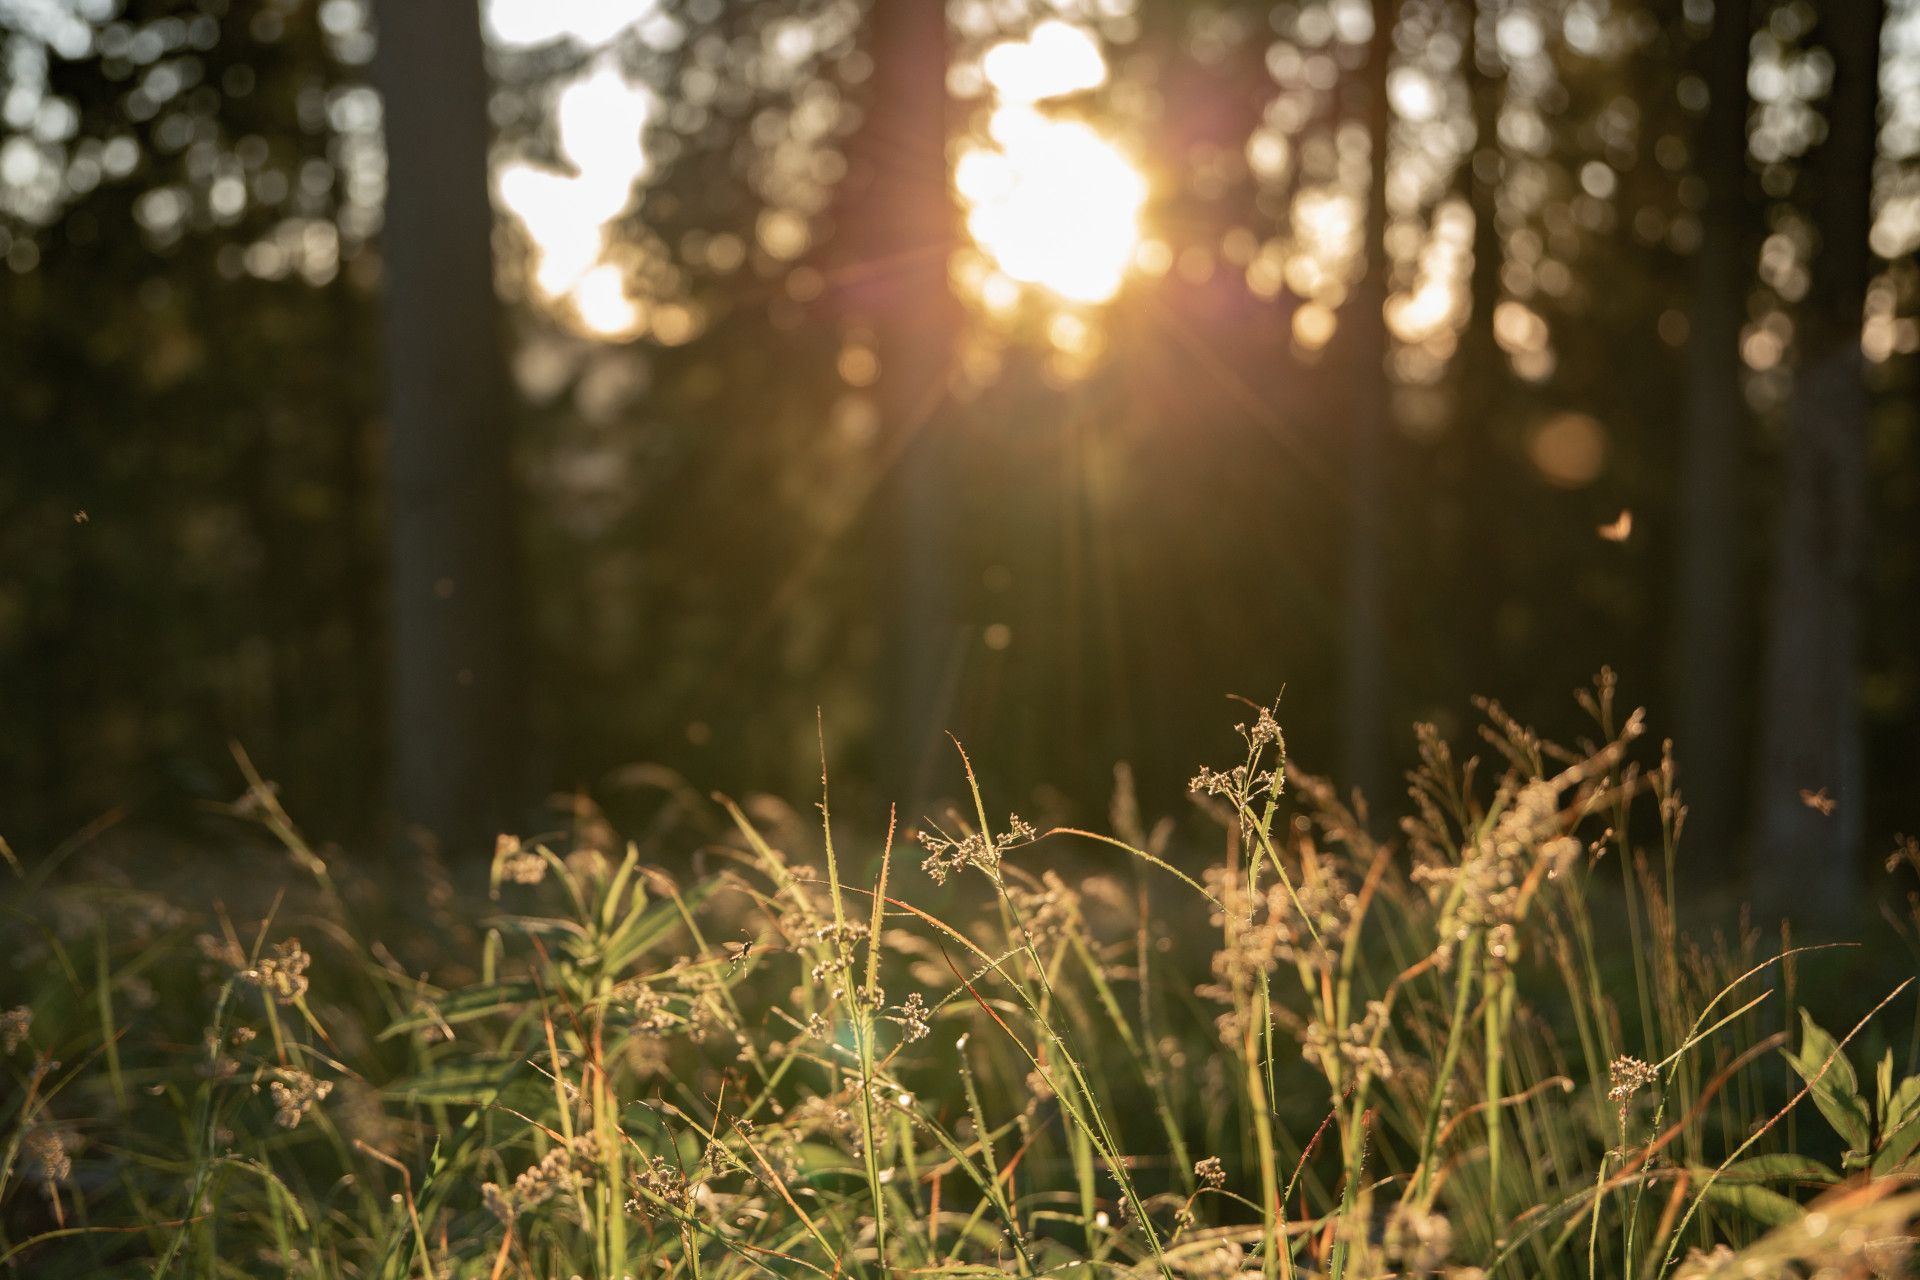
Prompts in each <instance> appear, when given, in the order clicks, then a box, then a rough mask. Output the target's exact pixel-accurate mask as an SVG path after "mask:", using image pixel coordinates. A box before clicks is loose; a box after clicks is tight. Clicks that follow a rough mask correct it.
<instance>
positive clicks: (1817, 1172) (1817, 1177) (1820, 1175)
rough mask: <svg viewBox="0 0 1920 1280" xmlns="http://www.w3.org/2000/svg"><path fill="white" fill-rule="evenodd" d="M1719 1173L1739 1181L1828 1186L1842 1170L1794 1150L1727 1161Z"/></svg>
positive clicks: (1838, 1179) (1723, 1178) (1838, 1178)
mask: <svg viewBox="0 0 1920 1280" xmlns="http://www.w3.org/2000/svg"><path fill="white" fill-rule="evenodd" d="M1720 1177H1721V1179H1722V1180H1723V1181H1724V1180H1726V1179H1728V1178H1733V1179H1736V1180H1738V1181H1740V1182H1790V1183H1819V1184H1822V1185H1826V1186H1830V1185H1832V1184H1833V1183H1836V1182H1838V1181H1840V1175H1839V1174H1837V1173H1835V1172H1834V1171H1833V1170H1831V1169H1829V1168H1827V1166H1825V1165H1824V1164H1821V1163H1820V1162H1819V1161H1818V1160H1815V1159H1814V1158H1813V1157H1811V1156H1803V1155H1796V1154H1794V1153H1793V1152H1791V1151H1782V1152H1778V1153H1776V1154H1774V1155H1765V1156H1751V1157H1749V1158H1747V1159H1745V1160H1739V1161H1736V1162H1735V1163H1733V1164H1730V1165H1728V1166H1727V1168H1726V1172H1724V1173H1722V1174H1721V1175H1720Z"/></svg>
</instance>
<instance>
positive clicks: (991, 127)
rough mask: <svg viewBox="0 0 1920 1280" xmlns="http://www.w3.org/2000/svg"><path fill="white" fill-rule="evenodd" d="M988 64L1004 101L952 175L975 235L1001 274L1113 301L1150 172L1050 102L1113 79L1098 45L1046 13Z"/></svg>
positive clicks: (1062, 293) (1077, 298) (1068, 295)
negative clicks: (1057, 111) (1058, 112)
mask: <svg viewBox="0 0 1920 1280" xmlns="http://www.w3.org/2000/svg"><path fill="white" fill-rule="evenodd" d="M983 69H984V72H985V78H986V80H987V83H988V84H989V85H990V86H991V88H992V90H993V93H994V96H995V98H996V99H997V102H996V104H995V106H994V109H993V110H992V112H991V114H990V115H989V116H988V117H987V125H986V129H985V133H984V136H983V137H980V138H978V139H976V140H974V141H972V142H970V143H969V144H968V145H967V146H965V147H964V148H963V149H962V151H961V153H960V157H959V159H958V161H957V162H956V164H955V166H954V175H953V179H954V187H955V189H956V190H957V191H958V192H959V194H960V197H961V199H962V201H963V202H964V205H965V208H966V215H967V231H968V233H969V235H971V237H972V239H973V241H974V243H975V244H976V245H977V246H979V248H980V249H981V251H982V252H984V253H985V255H986V256H987V258H988V259H990V260H991V262H992V264H993V266H994V267H995V268H996V269H997V272H998V274H999V275H1000V276H1002V277H1005V281H1011V282H1014V283H1016V284H1020V285H1031V286H1036V287H1038V288H1041V289H1044V290H1047V291H1049V292H1051V293H1053V294H1055V295H1057V297H1058V298H1059V299H1061V300H1063V301H1065V302H1068V303H1073V304H1082V305H1085V304H1095V303H1101V302H1106V301H1108V300H1110V299H1111V298H1113V297H1114V295H1115V294H1117V293H1119V291H1120V287H1121V285H1122V284H1123V283H1124V282H1125V280H1126V276H1127V271H1128V269H1129V268H1130V267H1131V266H1132V264H1133V262H1134V259H1135V256H1136V253H1137V251H1138V249H1139V246H1140V238H1141V230H1140V218H1141V210H1142V209H1143V208H1144V207H1145V205H1146V200H1147V180H1146V177H1145V175H1144V174H1142V173H1141V171H1140V169H1139V167H1138V166H1137V165H1135V164H1134V162H1133V161H1132V159H1131V158H1129V157H1128V155H1127V154H1126V152H1125V151H1123V150H1122V149H1121V148H1120V146H1119V145H1118V144H1116V143H1115V142H1114V141H1113V140H1112V139H1111V138H1109V137H1107V136H1106V135H1104V134H1103V133H1102V132H1101V131H1100V130H1099V129H1097V128H1096V127H1094V125H1092V124H1090V123H1088V122H1086V121H1084V120H1079V119H1071V118H1060V117H1057V116H1055V115H1053V114H1050V113H1049V112H1048V110H1047V109H1046V108H1045V107H1044V106H1043V105H1042V104H1043V103H1044V102H1045V101H1046V100H1047V99H1051V98H1058V97H1062V96H1065V95H1068V94H1073V93H1079V92H1082V91H1085V90H1088V89H1092V88H1095V87H1097V86H1098V85H1100V84H1102V83H1104V82H1105V80H1106V64H1105V61H1104V59H1103V58H1102V56H1101V53H1100V49H1099V45H1098V44H1097V43H1096V42H1095V41H1094V39H1093V37H1092V36H1091V35H1089V34H1088V33H1086V32H1085V31H1082V30H1081V29H1079V28H1077V27H1073V26H1070V25H1068V24H1066V23H1064V22H1059V21H1049V22H1044V23H1042V24H1040V26H1039V27H1038V28H1036V29H1035V31H1034V33H1033V35H1032V36H1031V37H1029V38H1028V39H1027V40H1024V41H1009V42H1005V43H1002V44H1000V45H998V46H996V47H995V48H994V49H992V50H990V51H989V52H988V53H987V55H986V57H985V58H984V59H983ZM1003 286H1004V282H1003Z"/></svg>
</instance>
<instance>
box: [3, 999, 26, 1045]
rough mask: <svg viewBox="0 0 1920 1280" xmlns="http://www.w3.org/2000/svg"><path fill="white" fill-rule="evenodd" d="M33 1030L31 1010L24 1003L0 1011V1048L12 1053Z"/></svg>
mask: <svg viewBox="0 0 1920 1280" xmlns="http://www.w3.org/2000/svg"><path fill="white" fill-rule="evenodd" d="M31 1030H33V1010H31V1009H29V1008H27V1006H25V1005H20V1006H18V1007H16V1008H12V1009H9V1010H7V1011H6V1012H5V1013H0V1050H3V1051H5V1052H7V1053H12V1052H13V1051H14V1050H15V1049H18V1048H19V1047H20V1045H21V1044H22V1042H24V1041H25V1040H26V1038H27V1033H28V1032H30V1031H31Z"/></svg>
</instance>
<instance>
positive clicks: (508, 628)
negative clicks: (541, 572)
mask: <svg viewBox="0 0 1920 1280" xmlns="http://www.w3.org/2000/svg"><path fill="white" fill-rule="evenodd" d="M377 18H378V22H379V47H378V53H377V56H376V66H375V73H376V77H377V83H378V85H379V89H380V93H381V100H382V104H383V108H384V112H385V128H386V145H387V175H388V176H387V202H386V222H385V228H384V231H383V233H382V239H381V253H382V262H383V264H384V285H385V311H386V338H385V350H386V363H387V369H386V376H387V429H388V433H389V442H388V450H387V452H388V464H387V465H388V476H389V500H390V503H391V512H390V520H391V534H390V545H391V552H392V564H391V572H392V583H391V591H390V596H389V606H390V609H391V617H390V620H389V621H390V628H391V630H390V635H391V643H392V646H393V650H392V666H391V671H392V690H391V714H392V761H391V764H392V779H391V786H392V800H393V804H394V806H395V808H396V810H397V812H398V815H399V816H400V818H401V819H402V820H403V821H405V822H407V823H409V824H415V825H417V826H420V827H424V828H425V829H426V830H428V831H430V832H431V833H433V834H434V835H435V836H437V837H439V838H440V839H441V840H443V841H445V842H447V843H449V844H451V845H455V846H460V847H468V846H473V845H476V844H479V843H481V842H483V841H485V840H487V839H489V838H490V837H491V835H492V833H494V832H497V831H499V830H501V829H502V824H503V823H505V822H507V821H508V820H509V819H510V817H511V816H512V813H513V806H514V805H515V803H516V801H517V800H519V799H520V794H519V793H520V784H521V783H522V780H523V779H522V772H521V769H520V764H519V762H520V761H521V759H522V753H523V752H524V750H525V743H524V733H525V720H526V707H525V694H524V688H523V681H524V679H525V670H524V668H525V651H524V645H523V643H522V640H521V634H522V633H521V625H522V619H521V606H520V594H519V564H518V554H517V543H516V539H515V535H514V523H513V512H514V505H515V504H514V485H513V481H512V467H511V460H510V452H511V438H510V425H511V417H512V414H511V403H512V400H511V393H510V388H509V385H508V381H507V378H506V374H505V369H504V364H503V359H502V346H501V334H500V323H499V312H498V305H497V302H496V299H495V296H494V284H493V252H492V236H493V210H492V205H491V202H490V199H489V195H488V179H487V149H488V119H487V97H488V82H487V71H486V62H485V50H484V48H483V45H482V42H481V36H480V20H479V10H478V7H477V6H476V5H475V4H474V3H473V0H383V2H382V3H381V4H380V5H379V7H378V10H377Z"/></svg>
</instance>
